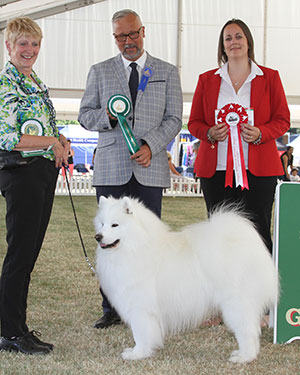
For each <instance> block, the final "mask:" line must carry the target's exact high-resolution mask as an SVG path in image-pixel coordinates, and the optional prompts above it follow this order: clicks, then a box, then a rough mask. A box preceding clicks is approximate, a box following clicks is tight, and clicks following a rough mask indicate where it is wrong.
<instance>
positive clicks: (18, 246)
mask: <svg viewBox="0 0 300 375" xmlns="http://www.w3.org/2000/svg"><path fill="white" fill-rule="evenodd" d="M57 175H58V170H57V169H56V168H55V163H54V162H52V161H49V160H47V159H45V158H39V159H38V160H37V161H36V162H34V163H32V164H30V165H27V166H23V167H19V168H15V169H10V170H3V171H0V188H1V193H2V195H3V196H4V197H5V200H6V228H7V236H6V240H7V245H8V247H7V254H6V256H5V259H4V262H3V267H2V274H1V279H0V320H1V335H2V336H4V337H13V336H21V335H23V334H25V333H27V332H28V327H27V324H26V309H27V295H28V288H29V283H30V275H31V272H32V270H33V268H34V264H35V262H36V259H37V257H38V255H39V252H40V249H41V246H42V242H43V239H44V236H45V233H46V229H47V226H48V222H49V219H50V214H51V210H52V204H53V198H54V192H55V186H56V180H57Z"/></svg>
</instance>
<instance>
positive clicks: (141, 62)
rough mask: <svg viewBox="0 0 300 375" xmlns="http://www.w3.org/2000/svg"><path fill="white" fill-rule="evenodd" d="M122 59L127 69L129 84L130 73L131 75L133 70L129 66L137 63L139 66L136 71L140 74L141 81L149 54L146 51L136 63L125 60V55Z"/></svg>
mask: <svg viewBox="0 0 300 375" xmlns="http://www.w3.org/2000/svg"><path fill="white" fill-rule="evenodd" d="M122 59H123V63H124V68H125V72H126V77H127V80H128V82H129V77H130V73H131V70H132V68H131V66H129V65H130V64H131V63H132V62H135V63H136V64H137V67H136V70H137V71H138V73H139V81H140V80H141V77H142V71H143V69H144V67H145V64H146V59H147V53H146V52H145V51H144V52H143V54H142V56H140V57H139V58H138V59H137V60H135V61H130V60H127V59H125V57H124V56H123V55H122Z"/></svg>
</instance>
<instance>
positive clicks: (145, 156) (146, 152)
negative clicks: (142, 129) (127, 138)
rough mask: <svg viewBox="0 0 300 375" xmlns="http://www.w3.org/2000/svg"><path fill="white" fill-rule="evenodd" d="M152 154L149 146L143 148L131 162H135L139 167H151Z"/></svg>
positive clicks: (132, 157) (134, 155) (145, 145)
mask: <svg viewBox="0 0 300 375" xmlns="http://www.w3.org/2000/svg"><path fill="white" fill-rule="evenodd" d="M151 158H152V152H151V150H150V147H149V146H148V145H147V144H144V145H142V146H141V148H140V149H139V151H137V152H136V153H135V154H133V155H132V156H131V160H135V161H136V162H137V163H138V164H139V165H141V166H142V167H144V168H147V167H149V165H150V164H151Z"/></svg>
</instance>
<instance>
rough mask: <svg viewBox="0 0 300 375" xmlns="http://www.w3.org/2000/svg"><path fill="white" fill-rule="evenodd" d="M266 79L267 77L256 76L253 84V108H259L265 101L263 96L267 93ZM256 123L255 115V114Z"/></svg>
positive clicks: (251, 104) (251, 100)
mask: <svg viewBox="0 0 300 375" xmlns="http://www.w3.org/2000/svg"><path fill="white" fill-rule="evenodd" d="M265 86H266V78H265V76H264V75H263V76H256V77H255V78H254V79H253V80H252V82H251V99H250V106H251V108H259V107H260V103H261V102H262V101H263V95H264V93H265ZM254 123H255V113H254Z"/></svg>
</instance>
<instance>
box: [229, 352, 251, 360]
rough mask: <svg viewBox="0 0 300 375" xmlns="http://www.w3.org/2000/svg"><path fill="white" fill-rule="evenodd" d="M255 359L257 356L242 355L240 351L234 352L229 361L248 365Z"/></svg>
mask: <svg viewBox="0 0 300 375" xmlns="http://www.w3.org/2000/svg"><path fill="white" fill-rule="evenodd" d="M254 359H256V356H255V355H250V354H249V355H245V354H244V355H242V354H241V353H240V351H239V350H234V351H233V352H232V353H231V356H230V358H229V361H230V362H232V363H247V362H251V361H253V360H254Z"/></svg>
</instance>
